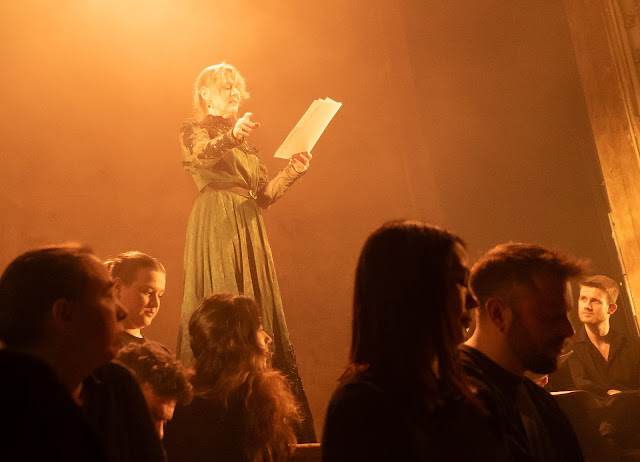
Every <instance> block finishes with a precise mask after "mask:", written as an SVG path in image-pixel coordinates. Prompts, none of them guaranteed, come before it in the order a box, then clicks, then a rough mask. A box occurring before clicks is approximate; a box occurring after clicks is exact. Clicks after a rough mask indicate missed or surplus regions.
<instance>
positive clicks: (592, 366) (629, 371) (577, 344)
mask: <svg viewBox="0 0 640 462" xmlns="http://www.w3.org/2000/svg"><path fill="white" fill-rule="evenodd" d="M618 293H619V287H618V284H617V283H616V281H614V280H613V279H611V278H608V277H606V276H602V275H597V276H591V277H588V278H585V279H583V280H582V281H580V295H579V297H578V315H579V317H580V321H581V322H582V325H581V326H580V327H579V328H578V329H577V331H576V335H575V337H574V338H573V339H571V341H570V342H569V345H568V346H567V350H573V354H572V355H571V356H569V359H568V364H569V369H570V371H571V376H572V378H573V382H574V384H575V387H576V389H578V390H585V391H590V392H591V393H595V394H596V395H598V396H601V397H606V396H607V395H613V394H616V393H620V392H621V391H625V390H640V352H639V351H638V346H637V345H636V344H634V343H632V340H631V339H630V338H629V337H627V336H626V335H624V334H623V333H622V332H618V331H616V330H614V329H611V326H610V321H609V319H610V317H611V315H612V314H613V313H615V312H616V310H617V308H618V306H617V305H616V301H617V299H618Z"/></svg>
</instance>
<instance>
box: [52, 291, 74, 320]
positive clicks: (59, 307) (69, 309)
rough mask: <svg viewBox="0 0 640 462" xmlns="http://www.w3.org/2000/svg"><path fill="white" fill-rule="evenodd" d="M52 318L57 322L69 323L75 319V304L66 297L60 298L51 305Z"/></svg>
mask: <svg viewBox="0 0 640 462" xmlns="http://www.w3.org/2000/svg"><path fill="white" fill-rule="evenodd" d="M51 318H52V319H53V321H54V322H55V323H56V324H59V325H67V324H68V323H70V322H71V320H72V319H73V306H71V302H69V300H67V299H66V298H59V299H58V300H56V301H55V302H53V305H52V306H51Z"/></svg>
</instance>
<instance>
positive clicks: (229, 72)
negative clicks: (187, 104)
mask: <svg viewBox="0 0 640 462" xmlns="http://www.w3.org/2000/svg"><path fill="white" fill-rule="evenodd" d="M226 81H231V82H232V83H234V84H235V85H236V88H237V89H238V92H239V93H240V102H242V101H244V100H247V99H249V93H248V92H247V90H246V85H245V82H244V77H242V75H240V73H239V72H238V70H237V69H236V68H235V67H233V66H232V65H231V64H227V63H225V62H221V63H220V64H216V65H215V66H209V67H206V68H204V69H203V70H202V71H201V72H200V74H198V77H197V78H196V82H195V85H194V92H193V111H194V115H195V119H196V120H197V121H200V120H202V119H204V118H205V117H206V115H207V102H206V101H205V100H204V99H202V96H201V95H200V90H201V89H202V88H204V87H206V88H209V89H210V90H212V91H218V86H219V85H221V84H223V83H224V82H226Z"/></svg>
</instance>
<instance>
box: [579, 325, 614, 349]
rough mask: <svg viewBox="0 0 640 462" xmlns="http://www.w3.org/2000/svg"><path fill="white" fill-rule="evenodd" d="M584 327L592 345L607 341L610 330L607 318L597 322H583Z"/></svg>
mask: <svg viewBox="0 0 640 462" xmlns="http://www.w3.org/2000/svg"><path fill="white" fill-rule="evenodd" d="M584 329H585V331H586V332H587V336H588V337H589V340H591V343H593V344H594V345H596V346H597V345H599V344H603V343H609V337H608V336H607V334H608V333H609V330H610V325H609V320H605V321H602V322H600V323H597V324H591V323H585V324H584Z"/></svg>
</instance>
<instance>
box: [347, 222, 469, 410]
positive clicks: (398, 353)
mask: <svg viewBox="0 0 640 462" xmlns="http://www.w3.org/2000/svg"><path fill="white" fill-rule="evenodd" d="M456 244H460V245H461V246H463V247H464V242H463V241H462V239H461V238H460V237H458V236H456V235H454V234H452V233H450V232H448V231H446V230H444V229H442V228H439V227H436V226H431V225H427V224H425V223H422V222H420V221H412V220H403V221H391V222H388V223H385V224H384V225H382V226H381V227H380V228H378V229H377V230H375V231H374V232H373V233H372V234H371V235H370V236H369V238H368V239H367V241H366V242H365V244H364V247H363V249H362V252H361V253H360V258H359V260H358V265H357V269H356V277H355V288H354V296H353V326H352V339H351V352H350V364H349V366H348V367H347V371H346V372H345V376H347V377H348V376H349V375H351V374H353V373H357V371H358V370H364V369H366V370H371V371H376V372H380V373H382V375H383V376H385V377H396V378H397V379H398V383H397V384H396V385H397V386H399V387H402V386H405V387H406V386H407V382H411V383H410V385H411V386H415V387H417V388H418V389H417V390H416V391H418V392H419V393H420V394H421V395H424V397H425V399H427V398H428V399H427V401H428V402H429V400H430V399H431V398H433V396H431V397H427V394H429V393H431V394H432V395H433V394H438V390H436V389H434V386H435V383H436V379H435V375H434V374H435V373H434V372H433V370H432V365H433V364H434V363H437V368H438V370H437V376H438V378H439V380H440V383H441V385H442V387H441V388H442V389H444V390H450V391H454V392H455V391H458V392H460V393H462V394H463V395H467V396H468V387H467V385H466V381H465V379H464V376H463V374H462V372H461V367H460V364H459V360H458V354H457V346H458V345H457V343H458V341H459V340H460V336H461V330H462V326H461V322H460V314H461V313H460V312H457V313H452V312H450V310H449V302H448V300H449V297H450V296H451V294H449V293H448V292H447V287H450V286H451V284H449V283H448V282H449V280H450V278H451V277H453V276H452V268H453V265H454V263H455V261H456V259H457V256H456V253H455V246H456ZM400 377H401V378H400ZM403 383H404V385H403ZM392 386H394V385H392ZM425 387H426V388H427V389H426V390H425Z"/></svg>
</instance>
